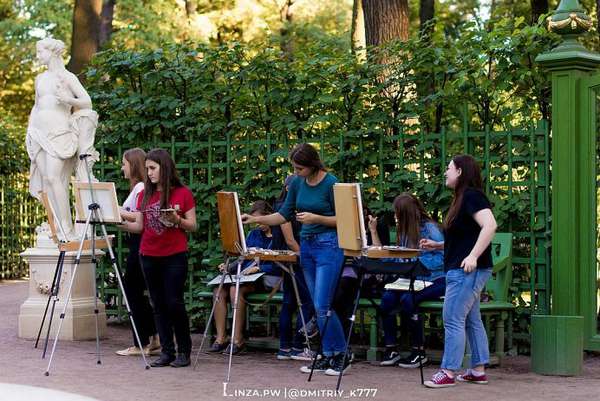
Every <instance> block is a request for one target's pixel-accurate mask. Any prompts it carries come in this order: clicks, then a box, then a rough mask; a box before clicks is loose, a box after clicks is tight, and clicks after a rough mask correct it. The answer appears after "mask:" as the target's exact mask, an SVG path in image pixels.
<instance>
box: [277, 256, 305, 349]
mask: <svg viewBox="0 0 600 401" xmlns="http://www.w3.org/2000/svg"><path fill="white" fill-rule="evenodd" d="M276 263H277V264H278V265H279V266H280V267H281V268H282V269H283V270H284V271H285V272H286V273H288V274H289V275H290V278H291V279H292V286H293V287H294V294H295V296H296V304H297V305H298V313H300V319H301V321H302V327H303V328H304V329H303V331H304V338H305V340H306V346H307V347H308V350H309V351H310V339H309V338H308V333H307V331H306V319H305V318H304V312H302V307H303V306H304V305H303V304H302V299H301V298H300V292H299V291H298V283H297V282H296V272H294V268H293V267H292V266H291V265H290V266H289V267H288V268H287V269H286V267H285V266H283V264H282V263H280V262H276Z"/></svg>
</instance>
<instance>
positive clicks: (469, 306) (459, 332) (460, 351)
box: [440, 268, 492, 370]
mask: <svg viewBox="0 0 600 401" xmlns="http://www.w3.org/2000/svg"><path fill="white" fill-rule="evenodd" d="M491 275H492V269H491V268H490V269H477V270H475V271H473V272H471V273H465V272H464V270H463V269H451V270H448V272H447V273H446V296H445V298H444V311H443V315H444V330H445V336H444V337H445V340H444V357H443V358H442V364H441V365H440V367H441V368H443V369H448V370H458V369H460V367H461V365H462V361H463V357H464V355H465V333H466V338H467V339H468V341H469V346H470V347H471V367H472V368H473V367H476V366H480V365H485V364H486V363H489V361H490V351H489V345H488V338H487V333H486V332H485V328H484V327H483V322H482V321H481V312H480V311H479V296H480V295H481V290H483V287H484V286H485V283H486V282H487V281H488V279H489V278H490V276H491Z"/></svg>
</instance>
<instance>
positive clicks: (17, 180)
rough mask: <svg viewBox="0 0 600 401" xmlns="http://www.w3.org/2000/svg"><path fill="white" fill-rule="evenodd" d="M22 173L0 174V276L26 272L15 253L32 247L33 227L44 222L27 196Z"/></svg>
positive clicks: (24, 264) (39, 212) (39, 208)
mask: <svg viewBox="0 0 600 401" xmlns="http://www.w3.org/2000/svg"><path fill="white" fill-rule="evenodd" d="M28 185H29V178H28V176H27V175H26V174H13V175H10V176H0V206H1V209H0V279H10V278H20V277H25V276H27V275H28V274H29V271H28V268H27V264H26V263H24V262H23V260H21V257H20V256H19V253H21V252H23V251H24V250H25V249H26V248H28V247H30V246H33V244H34V241H35V238H34V234H35V227H36V226H37V225H39V224H40V223H41V222H42V221H44V212H43V208H42V207H41V205H40V204H39V202H37V201H36V200H35V199H34V198H32V197H31V196H30V195H29V190H28Z"/></svg>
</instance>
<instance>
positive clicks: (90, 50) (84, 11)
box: [67, 0, 102, 75]
mask: <svg viewBox="0 0 600 401" xmlns="http://www.w3.org/2000/svg"><path fill="white" fill-rule="evenodd" d="M101 14H102V0H75V5H74V8H73V36H72V38H71V59H70V60H69V64H68V65H67V69H68V70H69V71H71V72H72V73H74V74H76V75H80V74H81V71H83V69H84V68H85V67H86V66H87V65H88V64H89V62H90V60H91V59H92V57H93V56H94V54H96V52H98V48H99V44H100V25H101V19H100V15H101Z"/></svg>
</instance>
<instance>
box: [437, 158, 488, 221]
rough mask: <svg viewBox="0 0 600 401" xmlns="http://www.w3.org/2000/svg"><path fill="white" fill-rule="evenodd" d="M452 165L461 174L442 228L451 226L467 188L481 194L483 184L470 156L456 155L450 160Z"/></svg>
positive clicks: (476, 164)
mask: <svg viewBox="0 0 600 401" xmlns="http://www.w3.org/2000/svg"><path fill="white" fill-rule="evenodd" d="M452 163H454V166H455V167H456V168H457V169H461V173H460V175H459V176H458V179H457V181H456V186H455V187H454V199H452V204H451V205H450V209H449V210H448V214H447V215H446V219H445V220H444V228H446V229H447V228H448V227H450V226H451V225H452V222H454V220H455V219H456V216H457V214H458V211H459V210H460V207H461V206H462V201H463V195H464V193H465V190H466V189H467V188H473V189H476V190H478V191H481V192H483V183H482V180H481V169H480V168H479V164H478V163H477V162H476V161H475V159H474V158H473V156H471V155H457V156H454V157H453V158H452Z"/></svg>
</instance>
